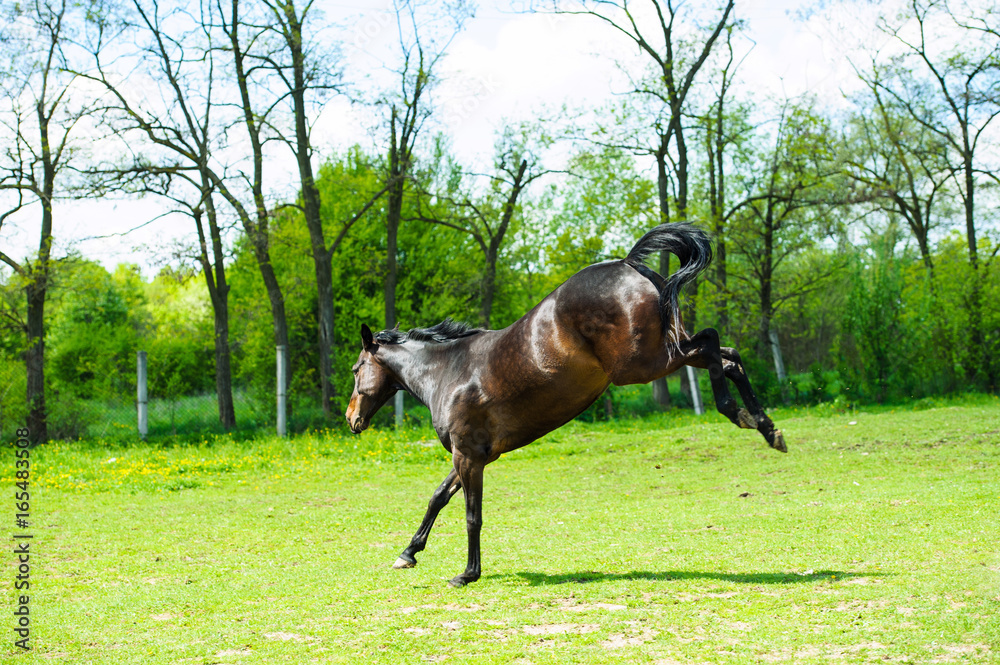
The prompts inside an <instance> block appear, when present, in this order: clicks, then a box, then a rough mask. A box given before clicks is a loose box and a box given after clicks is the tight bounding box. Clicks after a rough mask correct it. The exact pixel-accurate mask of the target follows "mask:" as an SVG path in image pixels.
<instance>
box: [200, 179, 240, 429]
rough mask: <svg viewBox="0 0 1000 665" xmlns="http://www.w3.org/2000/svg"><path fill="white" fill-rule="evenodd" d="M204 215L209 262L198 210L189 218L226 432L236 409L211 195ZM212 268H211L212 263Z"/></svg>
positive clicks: (225, 299) (219, 239) (219, 247)
mask: <svg viewBox="0 0 1000 665" xmlns="http://www.w3.org/2000/svg"><path fill="white" fill-rule="evenodd" d="M202 187H203V191H206V192H210V191H211V184H210V180H209V178H208V176H207V175H203V176H202ZM204 203H205V209H206V212H207V213H208V228H209V236H210V237H211V241H212V259H209V254H208V243H207V242H206V239H205V229H204V227H203V226H202V223H201V210H198V209H196V210H195V211H194V214H193V217H194V222H195V226H196V227H197V230H198V241H199V243H200V245H201V247H200V249H201V252H200V256H199V259H200V262H201V267H202V272H203V273H204V275H205V282H206V283H207V284H208V295H209V299H210V301H211V303H212V313H213V316H214V321H215V394H216V399H217V401H218V405H219V422H220V423H222V426H223V427H224V428H225V429H226V430H230V429H232V428H233V427H235V426H236V407H235V404H234V402H233V378H232V377H233V373H232V363H231V353H230V348H229V284H228V283H227V282H226V266H225V257H224V255H223V251H222V234H221V233H220V231H219V224H218V219H217V217H216V212H215V205H214V203H213V201H212V197H211V194H208V195H206V196H205V199H204ZM213 261H214V263H215V265H214V267H213V265H212V262H213Z"/></svg>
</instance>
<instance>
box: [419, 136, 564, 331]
mask: <svg viewBox="0 0 1000 665" xmlns="http://www.w3.org/2000/svg"><path fill="white" fill-rule="evenodd" d="M530 131H531V130H530V129H527V128H524V127H522V128H521V131H520V132H518V131H517V130H515V129H514V128H512V127H506V128H505V129H504V130H503V132H502V133H501V135H500V137H499V138H498V140H497V145H496V153H497V154H496V157H495V158H494V160H493V162H494V173H493V174H491V175H489V176H485V177H486V178H488V180H489V183H490V184H489V188H488V190H487V191H486V193H485V194H483V195H482V196H481V197H478V198H477V197H476V196H475V195H473V194H471V193H469V192H464V193H462V192H459V191H442V192H435V193H433V194H431V196H430V198H433V199H436V200H437V201H439V202H441V203H442V204H443V205H438V206H436V207H437V208H439V209H440V208H445V210H443V211H442V212H435V211H433V210H420V211H418V214H417V216H416V217H414V218H413V219H415V220H419V221H423V222H429V223H432V224H440V225H442V226H446V227H448V228H451V229H455V230H456V231H460V232H462V233H467V234H468V235H470V236H471V237H472V238H473V239H474V240H475V241H476V244H477V245H478V246H479V249H480V250H481V251H482V252H483V276H482V279H481V281H480V300H479V325H481V326H482V327H483V328H489V327H490V317H491V314H492V312H493V300H494V297H495V294H496V286H497V284H496V279H497V260H498V258H499V256H500V249H501V248H502V247H503V245H504V239H505V238H506V237H507V232H508V230H509V229H510V226H511V221H512V220H513V218H514V213H515V212H516V211H517V209H518V198H519V197H520V196H521V193H522V192H523V191H524V190H525V189H526V188H527V187H528V186H529V185H531V183H532V182H534V181H535V180H538V179H539V178H541V177H542V176H543V175H545V174H547V173H550V171H545V170H542V169H540V168H539V162H540V157H539V155H538V151H539V149H540V148H541V147H543V146H544V145H546V144H548V143H549V140H548V139H547V138H545V137H542V138H541V140H540V141H538V145H532V143H533V142H532V141H531V139H530V138H529V137H528V134H529V133H530ZM452 172H453V173H457V171H455V170H453V171H452ZM459 175H460V174H459ZM449 181H450V182H448V183H446V185H450V186H451V187H450V188H451V189H452V190H455V189H457V186H458V183H457V182H455V181H454V179H452V178H449ZM418 200H419V199H418Z"/></svg>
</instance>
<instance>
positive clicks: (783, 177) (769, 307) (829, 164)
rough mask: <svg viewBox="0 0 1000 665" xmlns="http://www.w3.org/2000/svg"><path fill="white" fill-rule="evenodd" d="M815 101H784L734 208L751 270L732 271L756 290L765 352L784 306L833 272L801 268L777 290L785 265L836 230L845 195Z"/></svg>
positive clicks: (736, 241) (737, 237)
mask: <svg viewBox="0 0 1000 665" xmlns="http://www.w3.org/2000/svg"><path fill="white" fill-rule="evenodd" d="M811 106H812V104H811V102H810V100H808V99H806V100H802V101H801V102H800V103H799V104H793V103H791V102H787V101H786V102H785V103H784V104H783V105H782V107H781V109H780V112H779V116H778V119H777V126H776V127H775V129H774V131H773V133H772V134H771V136H769V137H766V138H761V139H759V140H758V145H757V147H756V150H757V155H758V157H757V162H758V165H757V166H756V168H753V169H748V170H746V171H744V172H742V173H740V174H739V175H738V176H736V180H737V182H738V185H739V186H740V188H741V189H742V190H743V197H742V199H741V200H740V201H739V203H737V204H736V205H735V206H734V207H733V208H734V209H733V211H731V212H732V230H731V233H730V235H729V239H730V242H731V243H732V244H733V246H734V248H735V249H736V251H737V252H738V253H739V255H740V258H741V259H742V260H743V261H744V262H745V263H746V265H747V268H748V271H747V272H745V273H741V274H737V275H734V276H735V277H737V278H738V279H740V280H743V281H744V282H746V283H747V284H748V285H749V286H750V288H751V289H752V292H753V293H754V294H755V297H756V300H757V307H758V313H759V317H760V318H759V322H758V327H757V337H758V343H759V347H758V349H759V350H760V351H761V352H763V351H764V350H765V349H767V348H768V347H769V346H770V344H771V321H772V319H773V318H774V315H775V312H776V311H777V310H778V308H779V307H780V306H781V304H782V303H783V302H785V301H787V300H788V299H790V298H792V297H794V296H795V295H797V294H800V293H803V292H805V291H808V290H810V289H814V288H817V287H818V286H819V285H820V284H821V283H822V280H823V279H825V278H826V277H828V276H829V271H827V270H816V271H801V272H802V274H797V275H790V276H789V277H790V279H789V280H786V281H785V283H784V285H783V288H782V290H781V292H780V293H776V291H775V285H776V284H777V283H778V281H777V276H778V273H779V270H780V269H781V268H782V267H783V265H785V264H786V262H788V260H789V259H790V258H793V257H795V256H796V255H798V254H800V253H801V252H802V251H803V250H805V249H807V248H810V247H813V246H815V245H816V243H817V242H819V240H820V238H822V237H824V236H827V235H830V234H831V233H832V231H833V229H834V223H833V220H831V219H830V218H829V217H828V216H827V215H826V214H825V213H826V212H828V211H829V209H830V206H831V205H833V204H834V203H838V202H841V201H843V200H844V197H843V194H842V193H841V192H838V191H837V189H836V184H835V183H834V182H833V179H834V176H835V175H836V174H837V173H838V168H839V165H838V164H837V163H836V161H835V155H834V154H833V153H832V152H831V149H830V145H831V141H830V128H829V126H828V123H827V122H826V120H824V119H823V118H822V117H820V116H817V115H816V114H815V113H813V112H812V111H811V110H810V108H811ZM796 272H799V271H796Z"/></svg>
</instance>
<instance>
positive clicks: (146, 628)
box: [0, 397, 1000, 665]
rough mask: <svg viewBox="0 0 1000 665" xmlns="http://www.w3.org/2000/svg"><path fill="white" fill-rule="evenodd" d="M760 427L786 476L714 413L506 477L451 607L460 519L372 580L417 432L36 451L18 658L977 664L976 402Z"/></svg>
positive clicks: (419, 455) (493, 480)
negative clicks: (469, 579)
mask: <svg viewBox="0 0 1000 665" xmlns="http://www.w3.org/2000/svg"><path fill="white" fill-rule="evenodd" d="M773 415H774V418H775V420H776V421H777V422H778V423H779V426H781V427H782V428H783V430H784V431H785V434H786V438H787V441H788V445H789V453H788V455H781V454H780V453H776V452H774V451H771V450H769V449H767V447H766V444H765V443H764V442H763V440H762V439H761V438H760V437H759V436H758V435H757V434H756V433H754V432H749V431H745V430H738V429H736V428H735V427H733V426H732V425H730V424H728V423H724V422H722V421H721V418H720V417H718V416H717V415H710V416H706V417H704V418H701V419H696V418H694V417H693V416H672V415H666V416H661V417H658V418H653V419H648V420H645V421H631V422H622V423H611V424H602V425H587V424H582V423H573V424H571V425H570V426H568V427H566V428H564V429H562V430H560V431H558V432H556V433H554V434H552V435H550V436H549V437H546V439H545V440H543V441H541V442H539V443H536V444H534V445H532V446H529V447H527V448H525V449H522V450H520V451H517V452H515V453H512V454H510V455H508V456H507V457H505V458H504V459H502V460H500V461H498V462H496V463H495V464H493V465H491V466H490V467H488V468H487V471H486V481H485V482H486V489H485V497H484V504H485V508H484V521H485V526H484V529H483V559H484V569H483V578H482V579H481V580H480V581H479V582H477V583H475V584H473V585H471V586H469V587H467V588H464V589H452V588H450V587H448V586H447V585H446V583H445V581H446V580H447V579H449V578H450V577H452V576H454V575H455V574H457V573H459V572H461V570H462V568H463V567H464V563H465V526H464V511H463V509H462V505H461V503H462V502H461V495H459V496H458V497H456V499H455V500H454V501H453V502H452V505H450V506H449V507H448V508H446V509H445V511H444V512H443V513H442V515H441V517H440V518H439V520H438V524H437V527H436V529H435V531H434V533H432V535H431V539H430V543H429V546H428V549H427V550H426V551H425V552H423V554H422V555H420V556H419V557H418V558H419V561H420V563H419V565H418V566H417V568H415V569H412V570H402V571H397V570H392V569H391V568H390V565H391V564H392V562H393V561H394V560H395V558H396V556H397V554H398V553H399V551H401V550H402V549H403V547H404V546H405V545H406V544H407V542H408V541H409V538H410V536H411V535H412V532H413V531H414V530H415V529H416V526H417V524H418V523H419V521H420V518H421V516H422V514H423V510H424V508H425V506H426V502H427V499H428V498H429V496H430V492H431V491H432V489H433V488H434V487H435V486H436V485H437V483H438V482H439V481H440V480H441V479H442V478H443V477H444V475H445V474H446V472H447V469H448V458H447V455H446V454H445V453H444V451H443V450H441V449H440V446H434V445H426V443H427V440H428V439H431V434H430V432H429V431H419V430H416V431H415V430H409V431H404V432H402V433H401V434H395V433H392V432H378V431H375V432H366V433H365V434H364V435H362V436H361V437H345V436H343V435H341V434H334V433H330V432H319V433H316V434H313V435H310V436H301V437H298V438H295V439H292V440H289V441H282V440H277V439H273V438H269V439H261V440H258V441H250V442H241V443H235V442H230V441H227V440H226V439H223V438H213V439H210V440H207V441H205V442H203V443H201V444H200V445H183V446H174V447H156V446H150V445H145V444H142V445H140V444H136V445H132V446H129V447H122V446H111V445H108V444H103V443H101V442H76V443H58V444H53V445H51V446H48V447H45V448H42V449H36V450H35V451H33V457H32V463H33V477H32V490H33V491H32V513H33V528H32V531H33V533H34V535H35V540H34V541H33V544H32V547H33V548H34V552H35V555H34V556H35V558H34V559H33V566H34V567H33V570H32V575H33V577H32V581H33V587H32V600H31V603H32V604H31V609H32V619H33V624H32V629H33V633H32V640H33V645H34V647H35V648H34V652H33V654H32V655H29V656H27V658H29V659H32V658H37V662H57V663H58V662H66V663H74V664H75V663H143V664H147V663H149V664H154V663H191V664H195V665H202V664H205V665H207V664H209V663H232V664H237V665H239V664H250V663H273V662H291V663H311V662H320V663H420V662H449V663H465V662H468V663H637V662H640V663H644V662H650V663H661V664H669V663H702V662H708V663H716V662H723V663H771V662H774V663H796V664H797V663H831V662H834V663H840V662H848V663H868V662H896V663H899V662H906V663H930V662H942V663H947V662H970V663H987V662H998V661H1000V584H998V582H1000V573H998V571H1000V554H998V549H997V542H998V536H1000V534H998V530H1000V529H998V525H1000V508H998V506H1000V475H998V469H1000V465H998V462H1000V445H998V444H1000V401H998V400H997V399H996V398H994V397H979V398H974V399H968V400H964V401H939V402H937V403H935V404H932V405H928V404H923V405H920V406H919V408H898V407H897V408H896V409H883V410H879V411H877V412H876V411H872V410H869V411H864V412H849V413H837V412H835V411H832V410H830V409H822V408H814V409H799V410H792V409H787V410H783V411H782V410H778V411H776V412H775V413H774V414H773ZM851 422H855V423H856V424H853V425H852V424H850V423H851ZM3 453H4V454H5V455H6V456H7V459H6V460H5V461H4V462H3V465H2V466H0V469H2V472H0V475H4V476H5V477H4V478H3V479H2V481H3V486H4V487H6V488H12V484H13V478H12V477H11V476H12V473H11V470H12V466H13V463H12V460H13V457H12V452H11V451H10V450H7V449H4V451H3ZM5 492H6V493H7V495H8V496H10V493H9V492H7V491H6V490H5ZM745 493H749V496H741V495H742V494H745ZM8 511H10V512H11V513H13V500H12V499H9V500H8ZM12 517H13V516H12V515H11V516H10V517H9V518H7V519H12ZM3 562H4V566H3V568H2V570H0V574H2V575H3V578H4V579H3V580H2V584H3V585H4V588H5V589H7V590H8V591H7V592H5V597H6V599H7V603H6V604H5V607H6V608H12V607H13V595H12V591H11V590H10V587H11V583H12V580H13V576H14V570H13V561H12V555H7V556H6V557H4V559H3ZM2 615H3V616H4V617H6V619H2V620H0V629H2V631H0V634H3V635H4V636H5V638H4V639H5V642H4V643H3V644H2V645H0V656H2V659H3V660H4V661H5V662H6V661H7V659H8V656H13V655H15V650H14V649H13V648H12V641H13V638H12V632H11V631H10V630H9V628H10V627H11V626H12V621H11V614H10V612H9V611H7V610H5V611H4V612H3V613H2ZM4 623H6V624H10V625H4ZM12 662H13V661H12ZM26 662H27V661H26Z"/></svg>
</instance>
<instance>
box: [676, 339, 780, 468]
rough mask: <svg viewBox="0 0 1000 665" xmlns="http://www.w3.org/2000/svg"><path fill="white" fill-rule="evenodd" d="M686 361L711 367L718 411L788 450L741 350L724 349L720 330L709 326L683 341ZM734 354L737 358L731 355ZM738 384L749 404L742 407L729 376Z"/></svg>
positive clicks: (745, 401)
mask: <svg viewBox="0 0 1000 665" xmlns="http://www.w3.org/2000/svg"><path fill="white" fill-rule="evenodd" d="M681 352H682V353H683V354H684V362H685V364H687V365H692V366H694V367H703V368H706V369H708V375H709V377H710V379H711V381H712V394H713V395H714V397H715V406H716V408H717V409H718V410H719V413H721V414H722V415H724V416H726V417H727V418H729V420H731V421H732V422H733V423H734V424H736V425H738V426H739V427H742V428H744V429H756V430H757V431H758V432H760V433H761V435H762V436H763V437H764V439H765V440H766V441H767V443H768V445H770V446H771V447H772V448H774V449H775V450H779V451H781V452H787V450H788V449H787V448H786V447H785V439H784V437H783V436H782V435H781V432H780V431H777V430H775V429H774V423H773V422H772V421H771V419H770V418H768V417H767V415H765V413H764V410H763V409H762V408H761V406H760V402H759V401H758V400H757V395H756V394H754V392H753V389H752V388H751V387H750V382H749V381H748V380H747V378H746V372H744V371H743V365H742V363H740V362H739V354H737V353H736V352H735V351H734V350H733V349H729V348H726V349H723V348H722V347H720V345H719V333H718V332H716V331H715V329H713V328H706V329H705V330H702V331H701V332H699V333H697V334H696V335H694V336H693V337H690V338H689V339H687V340H685V341H684V342H682V343H681ZM733 356H735V358H736V362H735V363H734V362H733V360H732V358H733ZM727 377H728V378H729V379H730V380H732V381H733V383H735V384H736V387H737V389H739V391H740V396H741V397H742V398H743V403H744V404H745V405H746V407H747V408H745V409H741V408H739V406H738V405H737V404H736V400H735V399H733V396H732V394H731V393H730V392H729V386H728V385H727V384H726V378H727Z"/></svg>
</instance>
